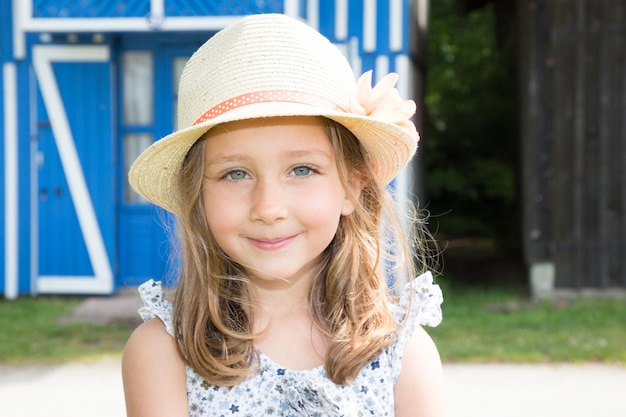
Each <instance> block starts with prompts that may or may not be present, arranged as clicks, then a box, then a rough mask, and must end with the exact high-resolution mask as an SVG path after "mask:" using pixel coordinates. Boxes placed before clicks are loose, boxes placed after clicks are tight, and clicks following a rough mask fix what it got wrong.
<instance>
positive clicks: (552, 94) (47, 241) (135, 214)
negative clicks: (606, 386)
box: [0, 0, 626, 365]
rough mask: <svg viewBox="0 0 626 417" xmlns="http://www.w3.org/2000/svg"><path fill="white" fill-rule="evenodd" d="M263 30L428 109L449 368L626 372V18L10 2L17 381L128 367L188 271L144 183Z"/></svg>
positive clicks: (7, 237) (2, 337)
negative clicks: (155, 151) (48, 370)
mask: <svg viewBox="0 0 626 417" xmlns="http://www.w3.org/2000/svg"><path fill="white" fill-rule="evenodd" d="M261 12H278V13H286V14H290V15H292V16H295V17H298V18H301V19H303V20H304V21H306V22H307V23H308V24H310V25H312V26H313V27H315V28H317V29H319V30H320V31H321V32H322V33H323V34H325V35H326V36H327V37H329V38H330V39H331V40H332V41H333V42H334V43H336V44H337V45H338V47H339V48H341V49H342V51H344V52H345V54H346V56H347V57H348V58H349V60H350V62H351V64H352V65H353V67H354V69H355V73H357V74H358V73H361V72H363V71H365V70H368V69H372V70H374V74H375V78H377V79H379V78H381V77H382V76H384V75H385V74H386V73H388V72H398V73H400V74H401V80H402V81H401V83H400V84H399V85H398V89H399V90H400V92H401V94H402V95H403V96H406V97H414V98H415V99H416V101H417V102H418V114H417V116H416V121H417V124H418V125H419V128H420V131H421V132H422V141H421V142H420V149H419V154H418V157H417V158H416V159H415V161H414V162H413V164H412V166H411V167H410V169H408V170H407V171H406V172H405V173H403V174H402V175H401V176H399V177H398V178H397V179H396V181H395V182H394V186H395V187H396V188H397V189H398V190H399V191H400V193H401V194H405V196H406V197H409V198H412V196H414V195H415V196H417V197H418V198H419V203H420V206H421V207H423V208H425V209H427V210H428V211H429V212H430V215H431V218H430V221H429V225H428V226H429V228H430V230H431V232H432V233H433V234H434V235H435V238H436V239H437V240H438V242H439V245H440V246H441V250H442V261H441V264H440V268H439V272H440V274H439V277H438V283H439V284H440V285H441V286H442V287H443V289H444V294H445V297H446V301H445V304H444V317H445V320H444V323H443V324H442V325H441V326H440V327H439V328H437V329H432V330H431V334H432V335H433V337H434V338H435V339H436V341H437V343H438V345H439V346H440V350H441V352H442V356H443V358H444V361H446V362H447V363H454V362H464V363H466V362H472V363H476V362H478V363H482V362H496V363H499V362H520V363H559V362H571V363H578V362H600V363H610V364H615V363H617V364H622V365H623V364H624V363H626V348H625V346H626V326H625V324H626V321H625V319H626V306H625V304H626V301H625V300H626V297H625V294H626V290H625V289H626V218H625V213H626V210H625V208H626V175H624V174H625V172H624V169H625V168H624V167H626V122H625V120H626V118H625V117H624V115H625V114H626V47H625V43H626V0H528V1H522V0H437V1H427V0H385V1H373V0H363V1H355V0H336V1H330V0H309V1H302V0H285V1H279V0H275V1H256V2H249V1H242V2H235V1H217V0H216V1H174V0H171V1H154V0H153V1H147V0H144V1H135V2H123V1H110V2H98V1H71V0H65V1H51V0H36V1H24V2H16V1H11V0H0V58H1V64H2V83H1V84H0V95H1V96H2V97H3V100H2V102H1V107H2V110H3V111H2V112H1V118H0V126H1V127H2V129H1V132H0V133H1V135H2V136H1V137H2V144H3V146H2V147H1V148H0V154H1V155H2V158H0V172H2V175H3V181H1V182H0V196H1V198H0V214H1V215H2V217H3V222H0V234H1V235H2V236H3V239H2V241H1V242H0V247H1V249H2V250H0V260H1V261H2V265H3V268H2V272H1V273H2V276H1V279H0V293H1V294H2V298H1V299H0V318H1V319H2V320H0V326H1V327H0V363H4V364H18V365H20V364H27V363H34V362H36V363H40V362H52V363H58V362H63V361H68V360H74V359H76V358H82V357H94V356H98V355H103V354H105V355H108V354H113V355H119V353H120V352H121V349H122V347H123V345H124V342H125V340H126V338H127V337H128V335H129V334H130V332H131V331H132V329H133V328H134V326H136V325H137V323H138V319H137V317H136V315H135V312H136V309H137V306H138V299H137V297H136V295H135V292H134V288H135V287H136V285H137V284H139V283H141V282H143V281H145V280H147V279H149V278H157V279H159V278H164V279H165V280H168V282H173V281H174V279H173V278H172V277H174V274H175V271H174V272H172V269H171V265H170V264H169V261H168V259H169V249H168V234H167V233H166V232H165V231H164V229H163V227H162V226H163V224H165V225H168V224H170V222H171V219H170V218H169V217H168V215H167V214H166V213H164V212H162V211H160V210H159V209H156V208H155V207H154V206H152V205H150V204H148V203H147V202H146V201H145V200H143V199H142V198H141V197H140V196H138V195H137V194H135V193H134V192H133V191H132V190H131V189H130V188H129V186H128V184H127V182H126V179H125V178H126V173H127V170H128V168H129V166H130V163H131V162H132V161H133V160H134V158H135V157H136V156H137V155H138V154H139V153H140V152H141V151H142V150H143V149H145V148H146V147H147V146H149V145H150V144H151V143H152V142H153V141H154V140H157V139H158V138H160V137H162V136H164V135H166V134H168V133H169V132H171V131H172V130H174V129H175V128H176V123H177V122H176V103H177V94H178V92H177V86H178V83H177V81H178V78H179V77H180V72H181V70H182V68H183V66H184V64H185V62H186V60H187V59H188V57H189V56H190V54H191V53H192V52H193V51H194V50H195V49H196V48H197V47H198V46H199V45H200V44H201V43H202V42H204V41H205V40H206V39H207V38H208V37H210V36H211V35H212V34H213V33H215V32H216V31H217V30H219V29H221V28H222V27H224V26H225V25H227V24H228V23H230V22H232V21H234V20H236V19H238V18H240V17H241V16H242V15H245V14H250V13H261Z"/></svg>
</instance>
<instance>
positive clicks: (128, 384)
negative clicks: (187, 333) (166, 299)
mask: <svg viewBox="0 0 626 417" xmlns="http://www.w3.org/2000/svg"><path fill="white" fill-rule="evenodd" d="M122 378H123V380H124V396H125V399H126V412H127V415H128V416H129V417H142V416H151V417H158V416H187V415H188V409H187V390H186V378H185V363H184V361H183V360H182V358H181V357H180V354H179V353H178V349H177V347H176V340H175V339H174V337H172V336H171V335H170V334H168V333H167V331H166V330H165V326H164V325H163V323H162V322H161V321H160V320H159V319H153V320H149V321H147V322H145V323H143V324H142V325H140V326H139V327H137V329H135V331H134V332H133V334H132V335H131V337H130V338H129V339H128V342H127V344H126V348H125V349H124V354H123V356H122Z"/></svg>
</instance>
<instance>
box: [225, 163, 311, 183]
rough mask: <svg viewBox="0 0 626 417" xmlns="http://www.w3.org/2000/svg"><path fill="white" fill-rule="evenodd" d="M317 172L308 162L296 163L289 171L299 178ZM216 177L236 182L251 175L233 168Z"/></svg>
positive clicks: (249, 177)
mask: <svg viewBox="0 0 626 417" xmlns="http://www.w3.org/2000/svg"><path fill="white" fill-rule="evenodd" d="M319 173H320V171H319V170H318V169H316V168H315V167H314V166H312V165H310V164H298V165H297V166H294V167H293V168H292V169H291V170H290V171H289V175H290V176H293V177H300V178H306V177H310V176H311V175H314V174H319ZM218 178H219V179H220V180H225V181H235V182H236V181H243V180H247V179H251V178H252V175H250V174H249V173H248V172H247V171H246V170H245V169H241V168H235V169H229V170H227V171H225V172H224V173H222V174H220V175H219V176H218Z"/></svg>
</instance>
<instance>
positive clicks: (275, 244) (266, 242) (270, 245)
mask: <svg viewBox="0 0 626 417" xmlns="http://www.w3.org/2000/svg"><path fill="white" fill-rule="evenodd" d="M295 238H296V235H294V236H289V237H283V238H278V239H255V238H248V241H249V242H250V243H251V244H252V245H253V246H255V247H257V248H259V249H263V250H277V249H282V248H284V247H285V246H287V245H289V244H290V243H291V242H292V241H293V240H294V239H295Z"/></svg>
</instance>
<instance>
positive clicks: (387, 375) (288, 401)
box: [139, 272, 443, 417]
mask: <svg viewBox="0 0 626 417" xmlns="http://www.w3.org/2000/svg"><path fill="white" fill-rule="evenodd" d="M407 287H408V288H407V289H406V290H405V291H404V292H403V294H402V295H401V297H400V301H399V302H398V304H394V305H392V306H391V307H392V313H393V315H394V318H395V319H396V320H397V322H398V323H399V324H400V327H399V330H398V334H397V337H396V338H395V340H394V342H393V343H392V344H391V345H390V346H389V347H387V348H386V349H384V350H383V351H382V352H381V354H380V355H379V356H378V357H377V358H376V359H374V360H373V361H371V362H370V363H369V364H367V365H366V366H365V367H364V368H363V369H361V371H360V372H359V374H358V375H357V377H356V378H355V379H354V380H353V381H351V382H350V383H349V384H348V385H336V384H335V383H333V382H332V381H331V380H330V379H329V378H328V376H327V374H326V371H325V370H324V367H323V366H320V367H317V368H313V369H308V370H304V371H294V370H291V369H287V368H285V367H282V366H281V365H279V364H278V363H276V362H274V361H272V360H271V359H270V358H269V357H267V356H265V355H263V353H260V364H259V365H260V366H259V371H258V372H257V373H255V374H254V375H252V376H251V377H250V378H248V379H247V380H245V381H244V382H242V383H241V384H239V385H237V386H235V387H220V386H215V385H212V384H209V383H208V382H206V381H205V380H203V379H202V378H201V377H200V376H199V375H198V374H197V373H196V372H195V371H194V370H193V369H191V368H189V367H187V370H186V373H187V399H188V403H189V415H190V417H196V416H210V417H226V416H235V417H248V416H259V415H266V416H278V417H304V416H307V417H318V416H319V417H322V416H324V417H341V416H342V417H360V416H377V417H378V416H393V415H394V396H393V389H394V385H395V381H396V380H397V378H398V375H399V374H400V368H401V364H402V353H403V350H404V345H405V343H406V341H407V340H408V339H409V338H410V337H411V335H412V334H413V332H414V330H415V329H416V327H417V326H419V325H427V326H437V325H438V324H439V323H440V322H441V316H442V315H441V303H442V302H443V295H442V293H441V289H440V288H439V286H438V285H436V284H434V283H433V277H432V274H431V273H430V272H427V273H425V274H422V275H420V276H419V277H417V278H416V279H415V280H414V281H412V282H411V283H409V284H407ZM139 294H140V296H141V298H142V300H143V302H144V306H143V307H142V308H141V309H140V310H139V314H140V315H141V317H142V319H143V320H149V319H151V318H155V317H158V318H159V319H161V320H162V321H163V323H164V324H165V326H166V329H167V332H168V333H169V334H171V335H173V326H172V304H171V303H170V302H169V301H167V300H166V299H165V298H164V294H163V288H162V286H161V283H160V282H158V281H153V280H150V281H147V282H145V283H144V284H142V285H141V286H140V287H139Z"/></svg>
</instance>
